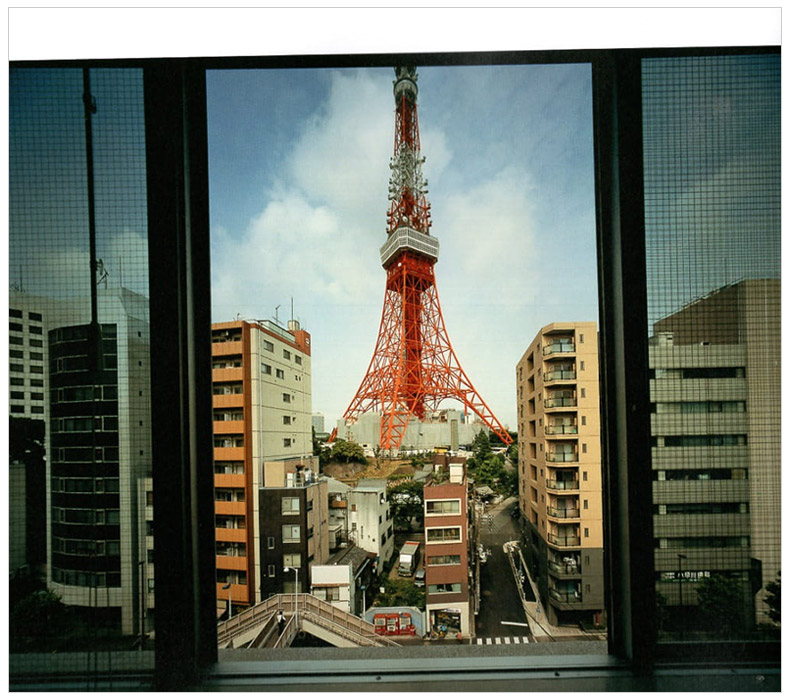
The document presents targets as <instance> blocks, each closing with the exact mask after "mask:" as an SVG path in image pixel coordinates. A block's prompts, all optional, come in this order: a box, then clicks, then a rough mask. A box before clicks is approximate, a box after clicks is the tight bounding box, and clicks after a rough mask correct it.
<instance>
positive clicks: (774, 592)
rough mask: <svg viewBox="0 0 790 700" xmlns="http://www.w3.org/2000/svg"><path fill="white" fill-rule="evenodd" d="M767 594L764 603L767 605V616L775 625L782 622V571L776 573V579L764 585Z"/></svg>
mask: <svg viewBox="0 0 790 700" xmlns="http://www.w3.org/2000/svg"><path fill="white" fill-rule="evenodd" d="M765 590H766V591H768V595H767V596H765V604H766V605H767V606H768V617H770V618H771V621H772V622H775V623H776V624H777V625H779V624H781V622H782V572H781V571H780V572H779V573H778V574H777V575H776V580H775V581H771V582H770V583H767V584H766V585H765Z"/></svg>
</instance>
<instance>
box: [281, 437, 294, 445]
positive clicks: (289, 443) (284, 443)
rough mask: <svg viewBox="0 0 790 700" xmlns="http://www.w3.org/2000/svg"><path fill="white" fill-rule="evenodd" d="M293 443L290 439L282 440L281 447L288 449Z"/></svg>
mask: <svg viewBox="0 0 790 700" xmlns="http://www.w3.org/2000/svg"><path fill="white" fill-rule="evenodd" d="M292 443H293V440H292V439H291V438H283V447H290V446H291V444H292Z"/></svg>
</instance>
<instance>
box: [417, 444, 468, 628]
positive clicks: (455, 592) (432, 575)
mask: <svg viewBox="0 0 790 700" xmlns="http://www.w3.org/2000/svg"><path fill="white" fill-rule="evenodd" d="M467 492H468V483H467V480H466V466H465V464H464V463H461V461H460V460H458V461H454V462H450V464H449V465H448V466H446V467H444V468H442V467H439V468H438V469H436V470H435V471H434V472H433V473H432V474H430V475H429V476H428V478H427V480H426V483H425V486H424V488H423V503H424V509H425V552H424V562H425V594H426V595H425V613H426V617H427V620H428V627H429V628H430V629H431V630H439V629H442V628H444V629H445V630H446V632H447V634H448V635H450V636H454V635H455V634H457V633H458V632H460V633H461V634H462V635H463V636H464V637H468V636H471V635H473V634H474V603H473V602H472V600H473V595H474V593H473V590H472V586H473V583H472V582H471V580H470V568H469V563H470V553H469V548H470V546H472V544H473V543H471V542H470V532H469V517H468V511H467V507H468V493H467Z"/></svg>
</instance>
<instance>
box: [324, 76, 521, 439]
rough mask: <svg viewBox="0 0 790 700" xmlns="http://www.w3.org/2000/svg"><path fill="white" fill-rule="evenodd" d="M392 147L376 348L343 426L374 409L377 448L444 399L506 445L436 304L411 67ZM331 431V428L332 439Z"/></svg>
mask: <svg viewBox="0 0 790 700" xmlns="http://www.w3.org/2000/svg"><path fill="white" fill-rule="evenodd" d="M393 92H394V94H395V151H394V155H393V157H392V160H391V161H390V169H391V170H392V175H391V177H390V182H389V198H390V200H391V204H390V208H389V211H388V212H387V241H386V243H385V244H384V245H383V246H382V247H381V264H382V266H383V267H384V269H385V270H386V271H387V286H386V291H385V294H384V310H383V312H382V314H381V326H380V328H379V335H378V341H377V342H376V349H375V350H374V352H373V359H372V360H371V361H370V366H369V367H368V370H367V372H366V374H365V377H364V379H363V380H362V383H361V384H360V386H359V389H358V390H357V393H356V396H354V399H353V400H352V401H351V403H350V404H349V407H348V409H347V410H346V412H345V414H344V415H343V419H344V420H345V422H346V425H349V424H353V423H355V422H356V420H357V419H358V417H359V416H360V415H361V414H363V413H368V412H374V411H375V412H379V413H380V414H381V437H380V441H379V446H380V447H381V449H383V450H397V449H398V448H400V445H401V442H402V441H403V436H404V434H405V432H406V428H407V426H408V424H409V420H410V418H411V417H412V416H414V417H415V418H417V419H419V420H423V419H425V417H426V415H428V414H429V413H430V412H432V411H436V410H438V407H439V404H440V403H441V402H442V401H443V400H445V399H456V400H457V401H459V402H460V403H462V404H463V405H464V406H465V408H466V409H469V410H471V411H473V412H474V413H476V414H477V415H478V416H479V417H480V419H481V420H482V421H483V423H485V425H487V426H488V427H489V428H490V429H491V430H492V431H493V432H494V433H495V434H496V435H497V436H498V437H499V439H500V440H502V441H503V442H504V443H505V444H507V445H509V444H510V443H511V442H512V441H513V440H512V438H511V437H510V435H509V434H508V432H507V431H506V430H505V428H504V427H503V426H502V425H501V424H500V422H499V421H498V420H497V419H496V417H495V416H494V414H493V413H492V412H491V410H490V409H489V408H488V406H487V405H486V403H485V401H483V399H482V398H481V397H480V395H479V394H478V393H477V391H476V390H475V388H474V387H473V386H472V382H470V381H469V378H468V377H467V376H466V373H465V372H464V371H463V369H462V368H461V364H460V363H459V362H458V358H457V357H456V355H455V352H454V350H453V347H452V345H451V343H450V338H449V337H448V335H447V330H446V328H445V325H444V318H443V317H442V310H441V308H440V306H439V296H438V294H437V292H436V279H435V277H434V273H433V266H434V264H435V263H436V261H437V260H438V258H439V242H438V241H437V239H436V238H434V237H433V236H431V235H430V234H429V229H430V227H431V217H430V205H429V204H428V200H427V198H426V193H427V191H428V190H427V184H428V183H427V182H426V181H425V180H424V179H423V176H422V163H423V162H424V161H425V159H424V158H421V157H420V132H419V127H418V124H417V71H416V69H415V68H414V67H413V66H409V67H399V68H396V69H395V81H394V90H393ZM336 434H337V429H335V431H334V432H333V433H332V439H334V437H335V436H336Z"/></svg>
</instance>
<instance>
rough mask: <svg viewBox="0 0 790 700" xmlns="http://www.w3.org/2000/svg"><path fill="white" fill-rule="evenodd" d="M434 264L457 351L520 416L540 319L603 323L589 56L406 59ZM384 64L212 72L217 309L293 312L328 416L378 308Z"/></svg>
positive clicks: (386, 116) (388, 150)
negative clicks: (494, 62)
mask: <svg viewBox="0 0 790 700" xmlns="http://www.w3.org/2000/svg"><path fill="white" fill-rule="evenodd" d="M418 74H419V78H418V86H419V89H420V94H419V99H418V113H419V120H420V136H421V145H422V155H423V156H425V158H426V162H425V164H424V166H423V172H424V175H425V176H426V177H427V179H428V183H429V192H428V199H429V201H430V202H431V205H432V215H433V227H432V229H431V233H432V235H434V236H436V237H437V238H438V239H439V244H440V254H439V261H438V263H437V264H436V267H435V272H436V279H437V287H438V291H439V299H440V302H441V305H442V311H443V314H444V317H445V322H446V324H447V328H448V332H449V335H450V338H451V341H452V343H453V347H454V349H455V351H456V354H457V355H458V358H459V360H460V362H461V365H462V366H463V367H464V369H465V371H466V372H467V374H468V375H469V377H470V379H471V380H472V382H473V384H474V385H475V387H476V389H477V390H478V392H479V393H480V394H481V395H482V397H483V399H484V400H485V401H486V402H487V403H488V405H489V406H490V407H491V408H492V410H493V411H494V413H495V414H496V415H497V417H498V418H499V419H500V421H502V422H503V423H505V424H509V425H510V426H511V427H512V428H515V426H516V421H515V412H516V406H515V402H516V397H515V365H516V363H517V362H518V360H519V359H520V358H521V355H522V354H523V352H524V350H525V349H526V347H527V345H528V344H529V342H530V341H531V340H532V338H533V337H534V336H535V334H536V332H537V331H538V329H539V328H540V327H541V326H543V325H545V324H548V323H551V322H555V321H597V312H598V310H597V282H596V254H595V218H594V198H593V194H594V189H593V151H592V112H591V110H592V106H591V94H590V70H589V67H588V66H586V65H554V66H480V67H460V66H458V67H418ZM393 76H394V73H393V70H392V68H376V69H342V70H335V69H315V70H312V69H309V70H308V69H299V70H267V71H221V72H219V71H218V72H212V73H210V74H209V76H208V79H207V86H208V115H209V172H210V191H211V202H210V209H211V233H212V296H213V310H212V311H213V319H214V320H215V321H222V320H230V319H232V318H235V317H236V316H237V315H240V316H241V317H243V318H259V319H260V318H273V317H274V315H275V307H277V306H278V305H279V307H280V308H279V310H278V312H277V315H278V318H279V320H280V321H281V322H282V323H284V322H285V321H286V320H287V319H288V318H289V316H290V306H291V299H292V298H293V304H294V316H295V317H296V318H297V319H298V320H299V321H300V322H301V324H302V326H303V327H304V328H305V329H306V330H308V331H309V332H310V333H311V335H312V346H313V358H312V370H313V374H312V384H313V410H314V411H321V412H323V413H324V414H325V415H326V417H327V425H328V426H331V425H333V423H334V421H335V420H336V419H337V418H339V417H340V416H341V415H342V413H343V412H344V411H345V409H346V407H347V406H348V404H349V402H350V401H351V399H352V398H353V396H354V393H355V392H356V390H357V387H358V386H359V383H360V381H361V380H362V377H363V375H364V373H365V370H366V369H367V366H368V363H369V361H370V358H371V355H372V352H373V349H374V346H375V342H376V335H377V332H378V327H379V323H380V320H381V311H382V303H383V296H384V279H385V276H384V275H385V273H384V270H383V269H382V267H381V264H380V261H379V247H380V246H381V245H382V244H383V243H384V241H385V238H386V233H385V221H386V218H385V215H386V210H387V182H388V178H389V167H388V164H389V158H390V156H391V155H392V148H393V137H394V113H393V110H394V102H393V97H392V79H393Z"/></svg>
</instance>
